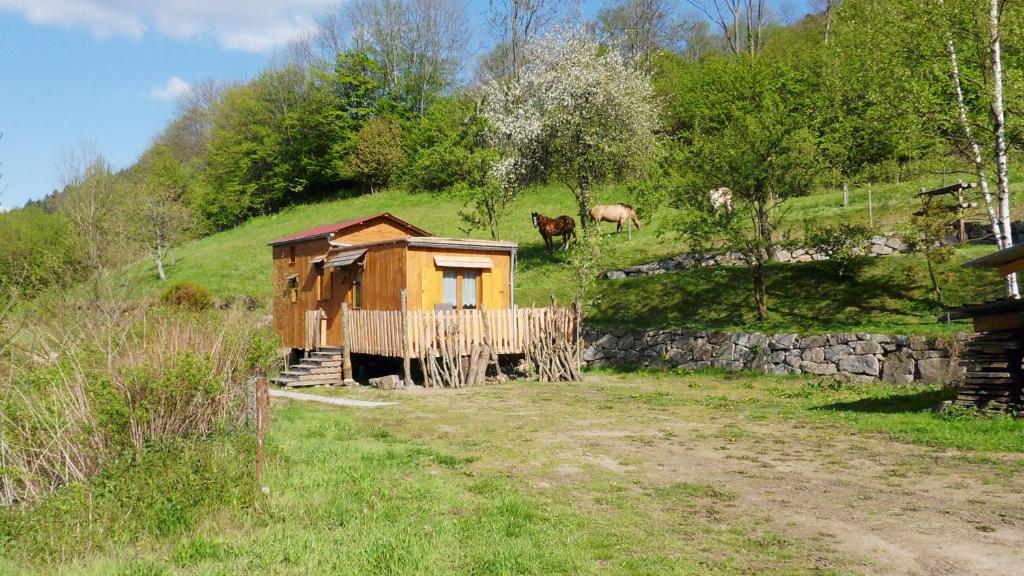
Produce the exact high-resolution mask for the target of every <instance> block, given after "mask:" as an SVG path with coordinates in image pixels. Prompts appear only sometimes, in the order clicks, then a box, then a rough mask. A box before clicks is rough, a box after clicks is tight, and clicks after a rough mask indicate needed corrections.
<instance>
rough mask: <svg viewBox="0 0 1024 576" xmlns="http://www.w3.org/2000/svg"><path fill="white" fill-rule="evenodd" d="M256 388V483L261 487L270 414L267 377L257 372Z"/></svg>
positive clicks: (261, 372)
mask: <svg viewBox="0 0 1024 576" xmlns="http://www.w3.org/2000/svg"><path fill="white" fill-rule="evenodd" d="M254 384H255V387H256V482H257V483H258V484H259V485H260V486H262V485H263V463H264V449H263V444H264V438H265V437H266V434H267V424H268V417H269V415H270V414H269V413H270V390H269V387H268V385H267V377H266V376H265V375H264V374H263V371H262V370H261V371H259V373H257V375H256V380H255V382H254Z"/></svg>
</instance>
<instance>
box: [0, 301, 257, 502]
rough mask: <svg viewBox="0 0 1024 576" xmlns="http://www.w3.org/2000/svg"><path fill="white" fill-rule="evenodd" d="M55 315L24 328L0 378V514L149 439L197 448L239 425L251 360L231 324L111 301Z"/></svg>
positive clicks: (251, 347)
mask: <svg viewBox="0 0 1024 576" xmlns="http://www.w3.org/2000/svg"><path fill="white" fill-rule="evenodd" d="M56 310H61V311H63V312H62V313H56V312H51V313H43V314H40V315H39V316H38V317H39V318H42V320H41V321H37V322H35V323H33V324H32V325H29V326H26V328H25V329H24V330H23V332H22V333H21V334H19V336H18V338H17V339H16V340H15V341H14V342H13V343H12V344H11V349H10V351H9V356H8V358H7V360H6V362H5V365H4V367H3V373H2V378H3V380H2V381H0V471H2V475H0V504H7V505H9V504H13V503H22V502H31V501H34V500H37V499H39V498H40V497H42V496H45V495H47V494H49V493H51V492H53V491H54V490H56V489H57V488H60V487H62V486H65V485H68V484H71V483H74V482H79V481H82V480H85V479H87V478H90V477H92V476H95V475H96V474H97V473H98V472H100V471H101V470H102V469H103V468H104V466H105V465H106V464H107V463H108V462H110V461H111V460H112V459H115V458H117V457H118V456H120V455H122V454H124V453H126V452H128V453H135V452H138V451H141V450H142V449H143V448H144V446H145V445H146V444H147V443H148V442H150V441H151V440H153V439H159V438H165V437H179V438H188V437H206V436H208V435H210V434H211V433H213V432H214V431H216V430H218V429H220V428H223V427H225V426H229V425H232V424H234V423H236V422H237V420H238V418H239V417H240V416H241V414H242V410H241V407H242V405H243V387H244V385H245V382H246V379H247V377H248V376H249V375H250V374H251V369H252V368H253V364H254V362H255V360H256V359H257V358H260V357H262V354H261V353H260V350H259V348H260V346H261V344H260V341H261V340H260V339H255V340H254V338H253V330H252V328H251V327H250V326H251V323H250V322H248V321H247V319H243V318H241V317H240V316H239V314H229V315H226V316H223V317H214V316H209V315H205V316H204V315H199V314H189V313H184V312H181V311H179V310H174V309H169V308H157V307H149V306H146V305H142V304H138V303H133V304H126V303H124V301H123V300H121V299H119V298H108V299H102V300H98V301H91V302H61V303H60V306H59V307H58V308H56ZM262 347H263V348H264V349H265V348H266V346H265V345H262Z"/></svg>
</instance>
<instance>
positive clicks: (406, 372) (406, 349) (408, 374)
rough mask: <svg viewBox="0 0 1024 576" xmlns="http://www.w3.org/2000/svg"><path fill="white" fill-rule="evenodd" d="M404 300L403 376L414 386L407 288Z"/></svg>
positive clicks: (406, 382) (403, 293)
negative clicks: (410, 355) (410, 364)
mask: <svg viewBox="0 0 1024 576" xmlns="http://www.w3.org/2000/svg"><path fill="white" fill-rule="evenodd" d="M401 300H402V376H403V377H404V378H405V385H406V386H412V369H411V367H410V366H409V354H410V353H411V350H410V349H411V348H412V342H410V341H409V294H408V291H407V290H406V289H405V288H402V292H401Z"/></svg>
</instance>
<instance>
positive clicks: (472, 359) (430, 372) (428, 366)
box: [419, 315, 501, 388]
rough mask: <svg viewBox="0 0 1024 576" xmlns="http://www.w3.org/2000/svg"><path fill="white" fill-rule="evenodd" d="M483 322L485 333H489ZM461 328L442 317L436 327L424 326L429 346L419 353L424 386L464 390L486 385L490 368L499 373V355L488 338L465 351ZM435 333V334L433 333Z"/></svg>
mask: <svg viewBox="0 0 1024 576" xmlns="http://www.w3.org/2000/svg"><path fill="white" fill-rule="evenodd" d="M481 316H482V317H483V320H484V324H485V329H484V334H485V335H486V334H487V333H488V332H489V329H488V328H487V327H486V324H487V316H486V315H481ZM461 330H462V328H461V325H460V324H459V322H458V320H457V319H455V318H451V317H445V316H440V317H438V318H437V321H436V322H435V323H434V325H433V326H425V327H424V330H423V331H424V334H423V342H424V343H430V345H429V346H424V347H423V349H422V350H421V351H420V356H419V363H420V371H421V372H423V379H424V386H427V387H431V386H437V387H443V388H463V387H465V386H475V385H479V384H483V383H484V382H485V381H486V380H487V372H488V368H489V367H490V366H494V373H495V374H500V373H501V369H500V367H499V366H498V355H497V354H496V353H495V352H494V350H493V349H492V348H491V346H490V343H489V341H488V338H487V337H486V336H485V337H484V342H483V343H481V344H477V345H475V346H473V347H472V348H470V349H468V350H466V349H465V348H464V346H462V345H461V335H462V333H461ZM431 332H433V333H431Z"/></svg>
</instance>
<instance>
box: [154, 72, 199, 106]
mask: <svg viewBox="0 0 1024 576" xmlns="http://www.w3.org/2000/svg"><path fill="white" fill-rule="evenodd" d="M191 91H192V85H191V84H189V83H188V82H186V81H184V80H182V79H181V78H178V77H177V76H171V77H170V78H168V79H167V84H164V85H163V86H154V87H153V88H151V89H150V90H149V95H150V97H152V98H156V99H157V100H177V99H178V98H181V97H182V96H184V95H186V94H188V93H189V92H191Z"/></svg>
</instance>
